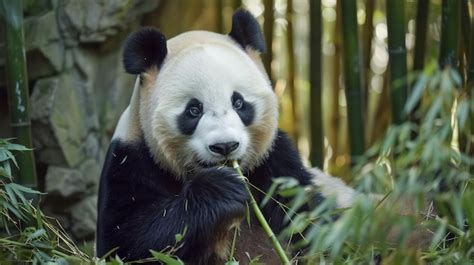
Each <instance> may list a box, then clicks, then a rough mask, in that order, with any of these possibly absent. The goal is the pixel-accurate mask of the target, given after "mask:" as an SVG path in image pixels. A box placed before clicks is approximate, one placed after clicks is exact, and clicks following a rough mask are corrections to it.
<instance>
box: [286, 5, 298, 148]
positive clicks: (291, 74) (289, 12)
mask: <svg viewBox="0 0 474 265" xmlns="http://www.w3.org/2000/svg"><path fill="white" fill-rule="evenodd" d="M286 20H287V22H288V24H287V31H286V42H287V45H288V78H287V87H288V90H289V92H290V99H291V115H292V117H293V124H292V125H293V126H292V133H291V135H292V138H293V140H294V142H295V145H296V146H298V139H299V128H298V125H299V115H298V109H297V104H296V103H297V101H298V100H297V97H296V94H297V93H296V84H295V78H296V70H295V52H294V51H295V49H294V44H293V40H294V37H293V35H294V34H293V0H288V2H287V6H286Z"/></svg>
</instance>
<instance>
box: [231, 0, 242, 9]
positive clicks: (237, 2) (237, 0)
mask: <svg viewBox="0 0 474 265" xmlns="http://www.w3.org/2000/svg"><path fill="white" fill-rule="evenodd" d="M241 6H242V0H232V9H233V10H236V9H238V8H240V7H241Z"/></svg>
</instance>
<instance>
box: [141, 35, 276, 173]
mask: <svg viewBox="0 0 474 265" xmlns="http://www.w3.org/2000/svg"><path fill="white" fill-rule="evenodd" d="M171 44H172V43H171ZM168 47H169V49H170V53H169V55H168V57H167V58H166V60H165V62H164V63H163V67H162V69H160V71H159V74H158V75H157V77H156V80H155V82H153V83H152V84H151V85H150V87H145V89H143V88H142V89H143V90H141V94H140V98H141V104H140V121H141V126H142V131H143V132H144V136H145V139H146V141H147V144H148V145H149V146H150V147H151V149H152V154H153V156H154V158H155V160H156V161H157V162H158V163H160V164H161V165H162V166H165V167H167V168H168V169H170V170H172V171H174V172H175V173H177V174H179V175H181V176H184V177H186V175H187V173H188V172H190V171H192V170H193V169H195V168H197V167H201V166H209V165H218V164H220V163H223V162H224V161H226V160H233V159H238V160H240V161H241V165H242V166H243V167H244V168H246V169H252V168H253V167H255V166H257V165H258V164H259V163H260V162H261V161H262V159H264V158H265V156H266V155H267V153H268V151H269V150H270V149H271V143H272V142H273V139H274V136H275V132H276V128H277V119H278V113H277V101H276V97H275V95H274V93H273V91H272V88H271V86H270V83H269V80H268V78H267V76H266V75H264V74H263V72H262V70H261V69H259V66H258V62H256V61H254V60H253V59H252V58H251V56H249V54H248V53H246V52H245V51H243V50H242V49H240V47H238V46H237V45H235V44H234V43H231V42H230V41H216V42H215V43H204V44H193V45H189V46H187V47H185V48H183V49H180V50H179V52H175V53H173V46H172V45H169V46H168ZM150 121H151V122H150Z"/></svg>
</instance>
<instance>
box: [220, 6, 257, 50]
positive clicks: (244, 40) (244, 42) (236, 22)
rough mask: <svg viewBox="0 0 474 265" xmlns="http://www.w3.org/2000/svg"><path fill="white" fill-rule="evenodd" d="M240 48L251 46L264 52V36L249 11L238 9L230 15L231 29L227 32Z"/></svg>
mask: <svg viewBox="0 0 474 265" xmlns="http://www.w3.org/2000/svg"><path fill="white" fill-rule="evenodd" d="M229 36H230V37H232V38H233V39H234V40H235V41H237V43H239V44H240V45H241V46H242V48H244V49H246V48H252V49H254V50H256V51H258V52H261V53H264V52H265V38H264V37H263V34H262V30H261V29H260V25H259V24H258V22H257V20H256V19H255V17H254V16H253V15H252V14H250V12H248V11H246V10H243V9H239V10H237V11H236V12H235V13H234V15H233V16H232V30H231V31H230V33H229Z"/></svg>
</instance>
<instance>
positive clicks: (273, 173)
mask: <svg viewBox="0 0 474 265" xmlns="http://www.w3.org/2000/svg"><path fill="white" fill-rule="evenodd" d="M278 177H291V178H295V179H297V180H298V182H299V183H300V185H303V186H305V185H311V184H312V181H311V179H312V175H311V174H310V172H309V171H308V170H307V169H306V167H305V166H304V165H303V162H302V161H301V158H300V154H299V152H298V150H297V149H296V148H295V146H294V145H293V143H292V141H291V140H290V138H289V137H288V136H287V135H286V133H284V132H283V131H281V130H278V132H277V136H276V138H275V140H274V142H273V146H272V150H271V151H270V153H269V155H268V157H267V158H266V159H265V161H264V162H263V163H262V165H260V166H259V167H258V168H257V169H255V170H254V171H253V172H252V173H251V175H250V181H251V182H252V184H254V185H256V186H257V187H258V188H259V189H260V190H263V191H268V189H269V187H270V186H271V185H272V181H273V179H275V178H278ZM255 195H256V197H257V201H260V200H261V199H262V198H263V197H264V194H261V193H260V192H255ZM273 197H274V198H275V199H276V200H278V201H279V202H281V203H283V204H287V203H288V201H289V199H288V198H283V197H281V196H277V195H274V196H273ZM323 199H324V198H323V197H322V195H320V194H316V195H315V196H314V198H313V202H314V203H315V204H316V205H317V204H318V203H320V202H321V201H322V200H323ZM305 207H307V206H305ZM305 207H303V208H305ZM306 209H307V208H306ZM301 210H305V209H301ZM263 214H264V215H265V217H266V218H267V219H268V220H269V223H270V226H271V227H272V229H273V230H274V231H275V232H277V233H278V232H279V231H281V229H282V228H283V227H284V224H283V219H284V217H285V213H284V211H283V210H282V209H281V207H280V206H279V205H278V204H276V203H275V202H274V201H271V202H269V203H268V204H267V205H266V207H264V209H263Z"/></svg>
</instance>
